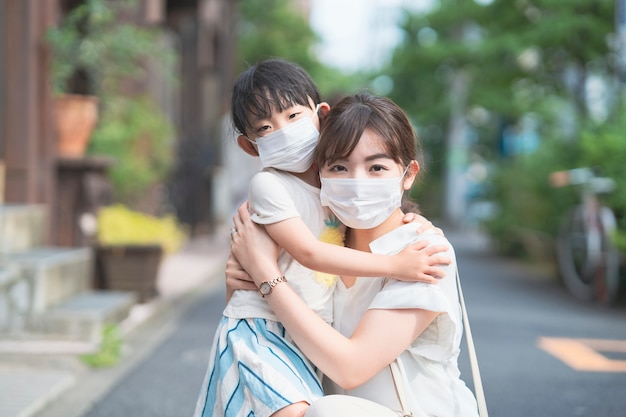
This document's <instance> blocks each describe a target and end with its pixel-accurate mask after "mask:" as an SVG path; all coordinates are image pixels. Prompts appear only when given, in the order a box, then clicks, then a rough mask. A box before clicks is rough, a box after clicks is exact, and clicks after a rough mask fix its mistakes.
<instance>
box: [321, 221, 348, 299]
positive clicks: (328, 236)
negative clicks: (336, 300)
mask: <svg viewBox="0 0 626 417" xmlns="http://www.w3.org/2000/svg"><path fill="white" fill-rule="evenodd" d="M324 224H325V225H326V227H325V228H324V230H323V231H322V233H321V234H320V237H319V240H320V241H321V242H325V243H331V244H333V245H338V246H343V244H344V239H345V230H344V227H343V225H342V224H341V222H339V219H337V217H335V215H333V214H332V213H330V214H329V215H328V219H325V220H324ZM313 275H314V276H315V280H316V281H317V282H319V283H320V284H322V285H325V286H327V287H332V286H333V285H335V283H336V282H337V279H339V277H338V276H337V275H335V274H327V273H325V272H319V271H313Z"/></svg>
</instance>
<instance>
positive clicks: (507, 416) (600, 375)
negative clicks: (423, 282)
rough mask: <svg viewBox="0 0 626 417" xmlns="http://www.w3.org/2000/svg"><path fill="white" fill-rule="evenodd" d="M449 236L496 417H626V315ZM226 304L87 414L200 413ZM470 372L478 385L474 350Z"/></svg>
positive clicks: (218, 299) (209, 306) (180, 328)
mask: <svg viewBox="0 0 626 417" xmlns="http://www.w3.org/2000/svg"><path fill="white" fill-rule="evenodd" d="M449 237H450V239H451V240H452V241H453V243H455V247H456V248H457V256H458V259H459V266H460V271H461V279H462V282H463V290H464V292H465V298H466V303H467V305H468V310H469V315H470V321H471V325H472V333H473V336H474V341H475V343H476V348H477V351H478V358H479V363H480V366H481V373H482V379H483V383H484V389H485V394H486V397H487V402H488V405H489V414H490V416H491V417H532V416H550V417H572V416H589V417H619V416H626V310H625V309H623V308H621V309H606V308H600V307H597V306H593V305H587V304H582V303H579V302H577V301H575V300H573V299H572V298H571V297H570V296H569V295H568V294H567V293H565V292H564V290H563V289H562V287H561V286H560V285H559V284H558V283H557V282H555V281H554V280H553V279H551V278H549V276H547V275H546V273H544V272H541V271H539V270H537V269H534V268H529V267H528V266H525V265H523V264H520V263H519V262H516V261H512V260H506V259H502V258H499V257H495V256H493V255H491V254H490V253H488V252H485V251H483V250H482V249H481V248H482V245H481V244H477V242H475V241H468V240H467V239H465V238H464V237H463V236H455V235H450V236H449ZM223 299H224V294H223V292H221V291H219V290H218V291H217V292H212V293H209V294H206V295H204V296H202V297H201V298H198V299H197V300H196V301H195V302H194V303H192V304H191V306H190V307H189V308H188V309H187V310H186V311H185V312H184V314H183V315H182V316H181V318H180V320H179V321H177V325H175V326H172V330H171V332H170V334H169V336H168V337H167V338H165V339H164V340H163V341H162V342H161V343H160V344H159V345H158V346H157V347H156V348H155V349H154V350H153V351H152V354H151V355H149V356H147V357H146V359H145V360H144V361H143V362H142V363H140V364H139V365H138V366H137V367H136V368H135V369H133V370H132V371H131V372H129V373H127V374H126V376H125V377H124V378H123V379H121V380H120V381H119V382H118V384H117V385H116V386H115V387H114V388H113V389H112V390H111V391H110V392H109V393H108V394H107V395H106V396H104V397H103V398H101V399H100V401H98V402H97V403H96V404H95V405H94V407H93V408H92V409H91V411H89V412H88V413H87V414H85V417H104V416H107V417H109V416H133V417H141V416H150V417H161V416H162V417H175V416H176V417H178V416H190V415H191V413H192V412H193V407H194V403H195V399H196V395H197V393H198V389H199V387H200V384H201V382H202V378H203V375H204V371H205V366H206V361H207V357H208V353H209V345H210V342H211V340H212V336H213V331H214V328H215V326H216V322H217V320H218V318H219V316H220V312H221V310H222V308H223ZM568 355H569V356H568ZM461 366H462V372H463V376H464V379H465V380H466V381H467V382H468V385H470V386H471V385H472V383H471V374H470V372H469V366H468V363H467V351H466V350H465V345H463V352H462V354H461Z"/></svg>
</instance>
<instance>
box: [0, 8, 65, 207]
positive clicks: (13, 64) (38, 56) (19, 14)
mask: <svg viewBox="0 0 626 417" xmlns="http://www.w3.org/2000/svg"><path fill="white" fill-rule="evenodd" d="M1 2H2V3H1V5H2V9H3V10H2V11H3V14H4V16H3V19H4V22H2V23H3V24H2V25H0V32H1V34H0V41H1V42H2V47H1V48H0V53H1V54H2V61H3V62H4V64H3V65H2V67H3V70H2V73H0V80H1V81H0V82H2V83H3V86H2V92H3V97H4V98H3V100H2V101H1V102H0V113H2V114H3V116H2V117H3V119H1V120H2V124H1V125H0V130H1V133H0V146H1V147H2V155H3V156H4V160H5V164H6V184H5V201H6V202H9V203H48V202H50V201H51V198H52V195H53V192H54V175H51V174H52V172H53V163H54V160H53V154H54V132H53V129H52V120H51V114H52V106H51V99H52V98H51V90H50V86H49V85H50V83H49V81H48V76H47V62H48V59H49V54H48V51H47V48H46V45H45V43H44V41H43V36H44V33H45V30H46V27H47V26H48V25H49V24H51V22H53V21H54V16H55V5H56V4H55V3H56V2H55V1H45V2H41V1H39V0H1Z"/></svg>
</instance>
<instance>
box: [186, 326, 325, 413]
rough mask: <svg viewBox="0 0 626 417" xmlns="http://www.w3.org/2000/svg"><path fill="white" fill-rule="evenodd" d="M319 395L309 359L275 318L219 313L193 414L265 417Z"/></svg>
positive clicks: (319, 386) (310, 401)
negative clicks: (230, 316) (233, 317)
mask: <svg viewBox="0 0 626 417" xmlns="http://www.w3.org/2000/svg"><path fill="white" fill-rule="evenodd" d="M322 396H323V391H322V386H321V383H320V380H319V377H318V375H317V374H316V371H315V369H314V368H313V365H312V364H311V363H310V362H309V361H308V360H307V359H306V358H305V357H304V355H303V354H302V353H301V352H300V350H299V349H298V348H297V347H296V346H295V345H294V344H293V343H291V342H290V341H289V340H288V336H287V333H286V331H285V329H284V327H283V326H282V325H281V324H280V323H278V322H275V321H271V320H265V319H258V318H256V319H255V318H251V319H232V318H228V317H223V318H222V320H221V321H220V323H219V325H218V329H217V332H216V335H215V340H214V341H213V347H212V349H211V357H210V359H209V366H208V369H207V373H206V376H205V378H204V383H203V384H202V391H201V392H200V396H199V398H198V403H197V404H196V411H195V413H194V417H222V416H224V417H268V416H270V415H272V414H273V413H275V412H276V411H278V410H280V409H281V408H283V407H285V406H287V405H289V404H293V403H296V402H300V401H306V402H308V403H309V404H310V403H312V402H313V401H315V400H317V399H319V398H320V397H322Z"/></svg>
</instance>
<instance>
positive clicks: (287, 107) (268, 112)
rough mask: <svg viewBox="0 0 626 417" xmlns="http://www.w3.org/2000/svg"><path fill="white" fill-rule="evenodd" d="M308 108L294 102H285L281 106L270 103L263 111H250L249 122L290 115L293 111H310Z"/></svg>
mask: <svg viewBox="0 0 626 417" xmlns="http://www.w3.org/2000/svg"><path fill="white" fill-rule="evenodd" d="M308 108H310V107H309V106H308V105H304V104H299V103H292V102H284V103H281V104H276V103H268V105H267V106H265V107H264V108H263V109H260V110H261V111H250V113H249V114H250V117H249V120H250V121H251V122H254V121H256V120H263V119H269V118H271V117H273V116H274V115H277V114H280V113H288V112H291V111H297V110H302V109H308Z"/></svg>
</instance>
